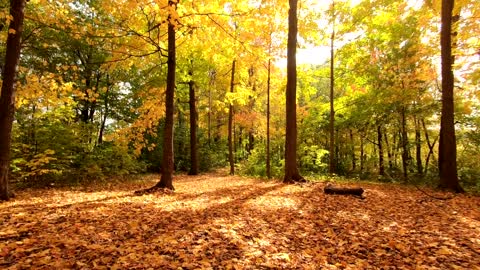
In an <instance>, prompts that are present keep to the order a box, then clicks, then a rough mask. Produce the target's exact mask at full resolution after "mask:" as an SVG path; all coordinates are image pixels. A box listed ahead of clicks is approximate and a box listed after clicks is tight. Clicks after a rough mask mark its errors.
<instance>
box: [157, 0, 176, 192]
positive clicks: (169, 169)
mask: <svg viewBox="0 0 480 270" xmlns="http://www.w3.org/2000/svg"><path fill="white" fill-rule="evenodd" d="M177 2H178V1H173V0H170V1H168V5H169V6H170V7H172V10H175V9H176V7H177V4H176V3H177ZM172 12H174V11H172ZM175 24H176V22H175V21H174V19H173V16H172V14H170V15H169V16H168V59H167V89H166V93H165V95H166V96H165V129H164V131H163V134H164V135H163V156H162V177H161V178H160V182H158V183H157V185H156V187H157V188H166V189H170V190H174V187H173V158H174V156H173V112H174V96H175V69H176V64H177V63H176V48H175Z"/></svg>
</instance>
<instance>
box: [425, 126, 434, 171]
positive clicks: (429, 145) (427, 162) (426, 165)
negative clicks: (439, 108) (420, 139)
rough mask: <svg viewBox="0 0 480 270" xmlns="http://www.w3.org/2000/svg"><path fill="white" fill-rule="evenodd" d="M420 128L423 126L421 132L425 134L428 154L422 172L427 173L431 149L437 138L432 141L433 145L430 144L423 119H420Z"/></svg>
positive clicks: (431, 155)
mask: <svg viewBox="0 0 480 270" xmlns="http://www.w3.org/2000/svg"><path fill="white" fill-rule="evenodd" d="M422 126H423V130H424V132H425V140H426V141H427V146H428V154H427V158H426V159H425V169H424V172H425V173H427V172H428V165H429V162H430V157H433V148H434V147H435V143H436V142H437V138H435V140H433V143H430V137H429V135H428V130H427V126H426V125H425V121H424V120H423V119H422Z"/></svg>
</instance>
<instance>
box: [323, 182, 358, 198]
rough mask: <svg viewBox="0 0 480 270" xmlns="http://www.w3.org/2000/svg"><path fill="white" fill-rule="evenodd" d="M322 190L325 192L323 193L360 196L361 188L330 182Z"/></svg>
mask: <svg viewBox="0 0 480 270" xmlns="http://www.w3.org/2000/svg"><path fill="white" fill-rule="evenodd" d="M323 192H325V194H337V195H355V196H362V194H363V188H351V187H336V186H333V185H331V184H328V185H327V186H326V187H325V188H324V189H323Z"/></svg>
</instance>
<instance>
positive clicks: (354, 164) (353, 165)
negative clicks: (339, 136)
mask: <svg viewBox="0 0 480 270" xmlns="http://www.w3.org/2000/svg"><path fill="white" fill-rule="evenodd" d="M350 143H351V144H352V146H351V152H352V172H355V170H356V169H357V161H356V158H357V157H356V156H355V139H354V138H353V130H352V129H350Z"/></svg>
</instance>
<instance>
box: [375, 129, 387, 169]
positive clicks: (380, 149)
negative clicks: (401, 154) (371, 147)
mask: <svg viewBox="0 0 480 270" xmlns="http://www.w3.org/2000/svg"><path fill="white" fill-rule="evenodd" d="M382 137H383V134H382V126H381V125H379V126H377V140H378V174H379V175H381V176H384V175H385V165H384V162H383V144H382Z"/></svg>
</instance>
